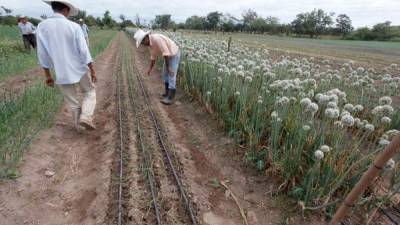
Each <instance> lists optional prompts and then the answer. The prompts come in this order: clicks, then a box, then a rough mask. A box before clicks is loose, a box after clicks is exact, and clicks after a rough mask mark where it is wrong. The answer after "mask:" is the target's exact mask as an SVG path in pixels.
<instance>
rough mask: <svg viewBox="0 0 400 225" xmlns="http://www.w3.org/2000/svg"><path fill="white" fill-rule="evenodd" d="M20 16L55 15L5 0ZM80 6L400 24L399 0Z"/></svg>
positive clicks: (124, 0) (182, 0)
mask: <svg viewBox="0 0 400 225" xmlns="http://www.w3.org/2000/svg"><path fill="white" fill-rule="evenodd" d="M1 4H3V5H5V6H6V7H8V8H11V9H13V10H14V13H16V14H27V15H31V16H35V17H39V16H40V15H42V14H47V15H50V14H51V9H50V7H48V6H47V5H46V4H45V3H43V2H42V1H39V0H33V1H26V0H3V1H2V3H1ZM76 5H77V6H79V7H80V8H81V9H83V10H86V11H87V12H88V13H89V14H93V15H95V16H101V15H102V14H103V13H104V12H105V10H110V11H111V14H112V15H113V16H114V17H115V18H117V17H118V16H119V15H120V14H124V15H126V16H127V18H129V19H134V17H135V15H136V14H139V15H140V16H141V17H142V18H144V19H146V20H147V21H150V20H151V19H153V18H154V16H155V15H157V14H164V13H166V14H171V15H172V18H173V19H174V20H176V21H178V22H183V21H184V20H185V19H186V18H187V17H189V16H191V15H203V16H204V15H206V14H207V13H208V12H211V11H220V12H224V13H230V14H233V15H234V16H237V17H240V15H241V13H242V11H243V10H244V9H249V8H251V9H254V10H256V11H257V12H258V14H259V15H260V16H263V17H266V16H276V17H278V18H280V19H281V21H282V22H285V23H288V22H290V21H292V20H293V19H294V18H295V16H296V15H297V14H298V13H300V12H306V11H310V10H313V9H314V8H321V9H324V10H325V11H327V12H335V13H337V14H342V13H345V14H347V15H349V16H350V17H351V18H352V20H353V24H354V26H356V27H360V26H371V25H373V24H376V23H378V22H383V21H386V20H389V21H392V22H393V24H397V25H400V16H399V15H398V11H399V9H400V1H398V0H379V1H377V0H285V1H282V0H268V1H265V0H246V1H243V0H231V1H226V0H200V1H198V0H158V1H149V0H134V1H132V0H119V1H116V0H85V1H76Z"/></svg>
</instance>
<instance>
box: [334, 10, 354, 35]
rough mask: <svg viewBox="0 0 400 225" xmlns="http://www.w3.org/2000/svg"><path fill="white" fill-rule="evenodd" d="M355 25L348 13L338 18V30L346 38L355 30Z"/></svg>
mask: <svg viewBox="0 0 400 225" xmlns="http://www.w3.org/2000/svg"><path fill="white" fill-rule="evenodd" d="M353 29H354V27H353V26H352V25H351V19H350V17H349V16H347V15H346V14H340V15H338V17H337V18H336V30H337V31H338V33H339V34H341V35H342V39H344V38H345V37H346V36H347V35H348V34H349V33H351V32H352V31H353Z"/></svg>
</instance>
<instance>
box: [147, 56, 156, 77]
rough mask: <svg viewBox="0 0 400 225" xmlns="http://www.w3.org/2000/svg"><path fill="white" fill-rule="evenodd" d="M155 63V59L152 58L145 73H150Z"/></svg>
mask: <svg viewBox="0 0 400 225" xmlns="http://www.w3.org/2000/svg"><path fill="white" fill-rule="evenodd" d="M155 64H156V60H155V59H152V60H151V62H150V68H149V69H148V70H147V75H150V74H151V71H152V70H153V68H154V65H155Z"/></svg>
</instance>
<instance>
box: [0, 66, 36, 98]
mask: <svg viewBox="0 0 400 225" xmlns="http://www.w3.org/2000/svg"><path fill="white" fill-rule="evenodd" d="M42 74H43V72H42V69H41V68H39V67H35V68H32V69H30V70H27V71H25V72H23V73H21V74H16V75H15V76H12V77H10V78H8V79H6V80H5V81H2V82H1V83H0V96H1V95H2V94H4V93H12V94H19V93H21V92H22V91H23V90H24V88H25V87H27V86H28V85H30V84H32V83H33V82H35V81H36V80H37V78H38V77H40V75H42Z"/></svg>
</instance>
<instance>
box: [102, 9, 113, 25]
mask: <svg viewBox="0 0 400 225" xmlns="http://www.w3.org/2000/svg"><path fill="white" fill-rule="evenodd" d="M102 22H103V24H104V26H107V27H108V28H113V26H114V23H113V19H112V17H111V16H110V11H108V10H107V11H106V12H105V13H104V16H103V19H102Z"/></svg>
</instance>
